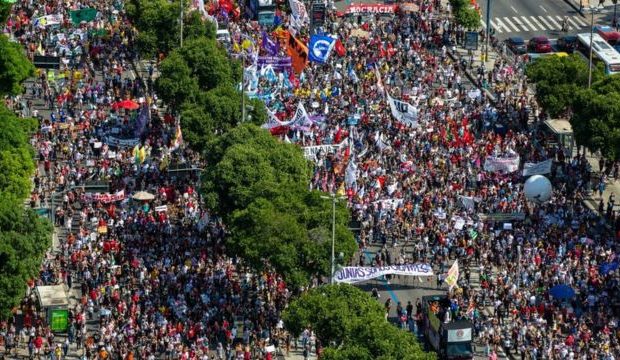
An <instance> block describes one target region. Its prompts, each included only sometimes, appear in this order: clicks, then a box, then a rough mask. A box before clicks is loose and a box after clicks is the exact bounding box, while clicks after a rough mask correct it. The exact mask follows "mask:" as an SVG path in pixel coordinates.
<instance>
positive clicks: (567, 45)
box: [558, 35, 577, 54]
mask: <svg viewBox="0 0 620 360" xmlns="http://www.w3.org/2000/svg"><path fill="white" fill-rule="evenodd" d="M575 49H577V36H574V35H569V36H563V37H561V38H559V39H558V50H559V51H564V52H567V53H569V54H572V53H573V51H575Z"/></svg>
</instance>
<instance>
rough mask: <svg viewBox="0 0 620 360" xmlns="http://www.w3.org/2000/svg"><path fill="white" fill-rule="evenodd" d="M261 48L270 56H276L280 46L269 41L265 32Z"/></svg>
mask: <svg viewBox="0 0 620 360" xmlns="http://www.w3.org/2000/svg"><path fill="white" fill-rule="evenodd" d="M262 47H263V49H265V51H267V53H268V54H269V55H271V56H276V55H278V51H279V50H280V44H278V43H277V42H275V41H273V40H271V39H270V38H269V35H267V33H266V32H265V31H263V43H262Z"/></svg>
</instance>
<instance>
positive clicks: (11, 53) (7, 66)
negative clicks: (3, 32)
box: [0, 36, 34, 95]
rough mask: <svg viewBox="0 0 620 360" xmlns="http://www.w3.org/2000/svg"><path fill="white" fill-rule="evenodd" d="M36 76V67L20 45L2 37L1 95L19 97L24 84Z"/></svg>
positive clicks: (0, 38) (0, 37)
mask: <svg viewBox="0 0 620 360" xmlns="http://www.w3.org/2000/svg"><path fill="white" fill-rule="evenodd" d="M32 75H34V66H33V65H32V63H31V62H30V61H28V58H26V55H25V54H24V51H23V50H22V48H21V47H20V45H19V44H18V43H14V42H11V41H10V40H9V38H8V37H6V36H0V95H18V94H21V93H22V91H23V88H22V85H21V84H22V82H23V81H24V80H26V79H27V78H28V77H30V76H32Z"/></svg>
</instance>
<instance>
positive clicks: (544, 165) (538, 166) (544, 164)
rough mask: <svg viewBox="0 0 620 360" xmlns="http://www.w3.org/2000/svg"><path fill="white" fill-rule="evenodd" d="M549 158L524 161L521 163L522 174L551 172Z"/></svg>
mask: <svg viewBox="0 0 620 360" xmlns="http://www.w3.org/2000/svg"><path fill="white" fill-rule="evenodd" d="M552 163H553V161H552V160H551V159H549V160H545V161H541V162H539V163H525V164H524V165H523V176H531V175H544V174H548V173H550V172H551V164H552Z"/></svg>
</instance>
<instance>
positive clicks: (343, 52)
mask: <svg viewBox="0 0 620 360" xmlns="http://www.w3.org/2000/svg"><path fill="white" fill-rule="evenodd" d="M334 50H336V54H338V56H340V57H344V56H345V55H347V49H345V48H344V45H342V41H340V39H338V40H336V45H335V46H334Z"/></svg>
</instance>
